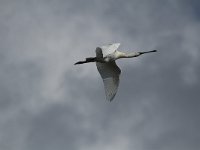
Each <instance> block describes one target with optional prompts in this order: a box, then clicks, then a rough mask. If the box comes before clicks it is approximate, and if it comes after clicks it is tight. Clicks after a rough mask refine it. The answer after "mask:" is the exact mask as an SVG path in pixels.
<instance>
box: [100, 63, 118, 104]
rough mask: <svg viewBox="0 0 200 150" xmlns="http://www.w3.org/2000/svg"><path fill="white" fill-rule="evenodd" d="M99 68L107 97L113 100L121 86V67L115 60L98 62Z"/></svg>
mask: <svg viewBox="0 0 200 150" xmlns="http://www.w3.org/2000/svg"><path fill="white" fill-rule="evenodd" d="M96 66H97V69H98V71H99V73H100V75H101V77H102V79H103V83H104V88H105V94H106V99H107V100H108V101H112V100H113V99H114V97H115V95H116V93H117V89H118V86H119V76H120V73H121V70H120V68H119V67H118V66H117V64H116V63H115V62H114V61H113V62H108V63H100V62H96Z"/></svg>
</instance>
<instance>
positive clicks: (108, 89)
mask: <svg viewBox="0 0 200 150" xmlns="http://www.w3.org/2000/svg"><path fill="white" fill-rule="evenodd" d="M119 46H120V43H114V44H109V45H105V46H102V47H97V48H96V57H89V58H86V60H85V61H79V62H77V63H75V65H77V64H83V63H89V62H96V66H97V70H98V71H99V73H100V75H101V77H102V79H103V83H104V88H105V94H106V99H107V100H108V101H112V100H113V99H114V97H115V95H116V93H117V89H118V86H119V77H120V74H121V70H120V68H119V67H118V66H117V64H116V63H115V60H117V59H119V58H132V57H137V56H140V55H142V54H144V53H150V52H156V50H153V51H147V52H133V53H129V54H126V53H123V52H120V51H118V50H117V49H118V47H119Z"/></svg>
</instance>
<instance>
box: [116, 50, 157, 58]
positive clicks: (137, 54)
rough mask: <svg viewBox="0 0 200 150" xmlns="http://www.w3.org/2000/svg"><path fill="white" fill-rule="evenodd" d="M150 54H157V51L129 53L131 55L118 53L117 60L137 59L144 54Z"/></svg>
mask: <svg viewBox="0 0 200 150" xmlns="http://www.w3.org/2000/svg"><path fill="white" fill-rule="evenodd" d="M152 52H157V50H152V51H146V52H131V53H127V54H126V53H120V54H119V58H132V57H138V56H140V55H142V54H146V53H152Z"/></svg>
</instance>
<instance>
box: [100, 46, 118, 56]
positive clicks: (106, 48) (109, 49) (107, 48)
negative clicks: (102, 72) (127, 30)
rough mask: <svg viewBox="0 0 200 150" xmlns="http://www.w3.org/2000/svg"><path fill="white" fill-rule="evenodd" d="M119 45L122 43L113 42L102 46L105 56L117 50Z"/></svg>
mask: <svg viewBox="0 0 200 150" xmlns="http://www.w3.org/2000/svg"><path fill="white" fill-rule="evenodd" d="M119 45H120V43H113V44H109V45H105V46H102V47H101V49H102V52H103V57H105V56H107V55H109V54H111V53H113V52H114V51H116V50H117V49H118V47H119Z"/></svg>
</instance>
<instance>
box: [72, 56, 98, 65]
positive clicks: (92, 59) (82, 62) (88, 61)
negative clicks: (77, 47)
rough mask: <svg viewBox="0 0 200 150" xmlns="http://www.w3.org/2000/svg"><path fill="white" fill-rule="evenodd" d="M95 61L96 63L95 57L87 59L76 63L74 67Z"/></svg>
mask: <svg viewBox="0 0 200 150" xmlns="http://www.w3.org/2000/svg"><path fill="white" fill-rule="evenodd" d="M95 61H96V57H89V58H86V59H85V61H78V62H76V63H75V64H74V65H79V64H85V63H90V62H95Z"/></svg>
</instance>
